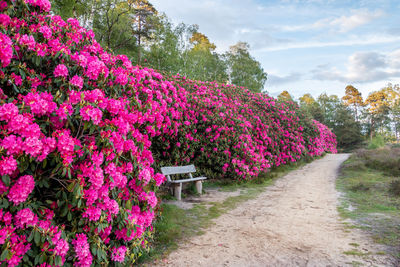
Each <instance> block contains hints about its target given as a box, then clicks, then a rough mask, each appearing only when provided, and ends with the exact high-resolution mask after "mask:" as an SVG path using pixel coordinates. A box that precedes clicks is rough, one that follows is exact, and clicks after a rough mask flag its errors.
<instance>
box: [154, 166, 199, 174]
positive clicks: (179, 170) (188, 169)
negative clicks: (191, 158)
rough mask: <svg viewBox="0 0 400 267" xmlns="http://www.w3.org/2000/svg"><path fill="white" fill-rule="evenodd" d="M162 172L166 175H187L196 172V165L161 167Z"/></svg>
mask: <svg viewBox="0 0 400 267" xmlns="http://www.w3.org/2000/svg"><path fill="white" fill-rule="evenodd" d="M161 172H162V174H164V175H171V174H185V173H192V172H196V168H195V167H194V165H187V166H174V167H161Z"/></svg>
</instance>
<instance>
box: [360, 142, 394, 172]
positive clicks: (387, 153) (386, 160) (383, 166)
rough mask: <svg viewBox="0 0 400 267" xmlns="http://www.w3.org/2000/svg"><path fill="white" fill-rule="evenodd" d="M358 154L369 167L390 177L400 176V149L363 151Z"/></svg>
mask: <svg viewBox="0 0 400 267" xmlns="http://www.w3.org/2000/svg"><path fill="white" fill-rule="evenodd" d="M356 153H357V156H358V157H360V158H362V159H363V160H364V161H365V165H366V166H367V167H369V168H372V169H376V170H381V171H383V172H385V173H386V174H388V175H393V176H400V148H394V147H384V148H380V149H374V150H366V149H361V150H357V152H356Z"/></svg>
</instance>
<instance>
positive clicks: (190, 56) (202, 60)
mask: <svg viewBox="0 0 400 267" xmlns="http://www.w3.org/2000/svg"><path fill="white" fill-rule="evenodd" d="M189 43H190V45H191V48H190V49H189V50H187V51H186V52H185V53H184V56H185V57H186V59H187V61H186V63H187V64H186V65H185V69H184V72H185V73H186V74H187V75H188V76H189V77H191V78H193V79H196V80H211V81H219V82H225V81H226V80H227V79H228V75H227V72H226V62H225V61H224V58H223V57H222V56H220V55H219V54H218V53H215V52H214V50H215V48H216V46H215V44H213V43H211V42H210V40H209V39H208V37H207V36H206V35H204V34H203V33H200V32H198V31H197V30H196V31H194V32H193V33H192V36H191V37H190V39H189Z"/></svg>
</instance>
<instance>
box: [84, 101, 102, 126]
mask: <svg viewBox="0 0 400 267" xmlns="http://www.w3.org/2000/svg"><path fill="white" fill-rule="evenodd" d="M80 114H81V116H82V119H83V120H84V121H90V120H92V121H93V123H94V124H95V125H98V124H99V123H100V121H101V118H102V117H103V112H102V111H101V110H100V109H98V108H94V107H92V106H85V107H83V108H82V109H81V111H80Z"/></svg>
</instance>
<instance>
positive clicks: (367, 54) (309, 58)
mask: <svg viewBox="0 0 400 267" xmlns="http://www.w3.org/2000/svg"><path fill="white" fill-rule="evenodd" d="M151 3H153V4H154V6H155V7H156V8H157V9H158V10H159V11H160V12H165V13H166V14H167V16H168V17H169V18H170V19H171V20H172V21H173V22H175V23H179V22H184V23H186V24H198V25H199V27H200V29H199V31H200V32H202V33H204V34H206V35H207V36H208V37H209V38H210V40H211V41H212V42H214V43H215V44H216V45H217V50H218V51H219V52H223V51H226V50H228V49H229V46H231V45H233V44H235V43H237V42H238V41H245V42H248V43H249V44H250V53H251V54H252V55H253V56H254V57H255V58H256V59H257V60H258V61H259V62H260V63H261V64H262V66H263V68H264V70H265V71H266V72H267V73H268V81H267V82H266V85H265V89H266V90H267V91H268V92H269V93H270V94H271V95H274V96H276V95H277V94H279V93H280V92H281V91H283V90H288V91H289V92H290V93H291V94H292V95H293V96H294V97H296V98H298V97H300V96H301V95H303V94H305V93H311V94H312V95H314V96H318V95H319V94H321V93H324V92H326V93H327V94H336V95H338V96H342V95H343V94H344V88H345V87H346V85H348V84H352V85H354V86H355V87H356V88H358V89H359V90H360V91H361V92H362V94H363V96H364V98H365V97H366V96H367V95H368V93H369V92H372V91H374V90H379V89H380V88H382V87H384V86H385V85H387V84H388V83H389V82H390V83H393V84H398V83H400V1H395V0H393V1H389V0H373V1H372V0H358V1H344V0H343V1H334V0H281V1H262V0H206V1H199V0H181V1H178V0H152V1H151Z"/></svg>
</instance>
